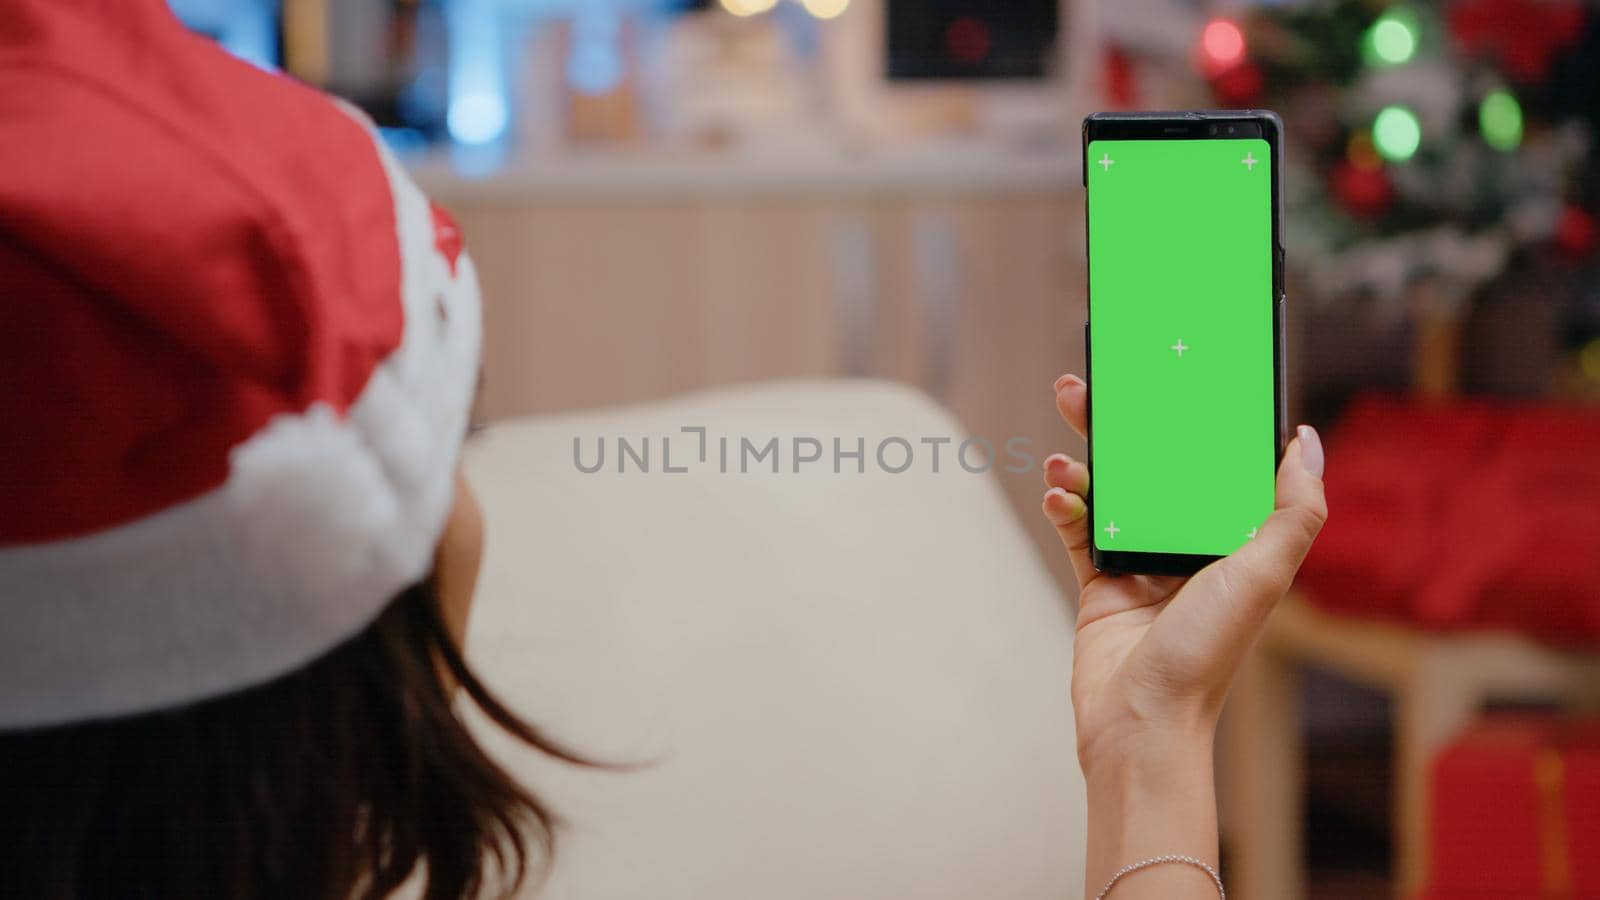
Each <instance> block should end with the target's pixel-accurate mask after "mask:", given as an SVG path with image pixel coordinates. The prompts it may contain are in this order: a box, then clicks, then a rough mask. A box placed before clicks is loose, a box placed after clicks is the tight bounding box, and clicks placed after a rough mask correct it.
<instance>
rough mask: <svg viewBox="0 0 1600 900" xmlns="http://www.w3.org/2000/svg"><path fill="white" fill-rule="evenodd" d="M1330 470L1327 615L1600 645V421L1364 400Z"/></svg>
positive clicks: (1316, 557)
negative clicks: (1494, 630)
mask: <svg viewBox="0 0 1600 900" xmlns="http://www.w3.org/2000/svg"><path fill="white" fill-rule="evenodd" d="M1328 458H1329V465H1328V474H1327V478H1326V484H1327V490H1328V506H1329V510H1330V512H1331V516H1330V518H1329V521H1328V525H1327V527H1326V528H1325V529H1324V530H1323V533H1322V535H1321V537H1319V538H1318V540H1317V544H1316V546H1314V547H1313V548H1312V551H1311V555H1310V556H1309V557H1308V558H1307V560H1306V564H1305V567H1304V568H1303V570H1302V577H1301V580H1300V585H1301V587H1302V588H1303V589H1304V590H1305V592H1306V593H1307V594H1308V595H1309V596H1310V597H1311V599H1312V601H1313V602H1315V603H1316V604H1317V605H1319V606H1322V607H1323V608H1326V609H1330V610H1333V611H1337V612H1345V613H1353V614H1359V615H1365V616H1377V617H1385V618H1394V619H1401V620H1404V621H1406V622H1409V623H1411V624H1415V625H1418V626H1422V627H1428V628H1438V629H1448V628H1469V627H1510V628H1515V629H1518V630H1521V631H1524V632H1527V633H1530V634H1533V635H1536V636H1538V637H1541V638H1544V639H1546V640H1551V641H1554V642H1558V643H1563V644H1595V643H1600V413H1597V412H1596V411H1594V410H1586V409H1577V408H1561V407H1538V406H1514V405H1497V404H1491V403H1486V402H1481V401H1460V402H1452V403H1439V402H1434V401H1430V402H1421V401H1415V400H1408V399H1402V398H1391V397H1366V398H1362V399H1361V400H1358V401H1357V402H1356V403H1354V404H1353V405H1352V406H1351V408H1350V410H1349V412H1348V413H1347V415H1346V416H1345V418H1344V420H1343V421H1342V422H1341V423H1340V425H1339V426H1338V427H1337V428H1336V429H1335V430H1334V432H1333V434H1332V435H1330V439H1329V444H1328Z"/></svg>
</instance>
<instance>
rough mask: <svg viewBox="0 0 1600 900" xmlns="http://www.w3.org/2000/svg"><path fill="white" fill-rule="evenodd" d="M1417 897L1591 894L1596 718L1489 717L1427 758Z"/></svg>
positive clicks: (1597, 848) (1599, 870)
mask: <svg viewBox="0 0 1600 900" xmlns="http://www.w3.org/2000/svg"><path fill="white" fill-rule="evenodd" d="M1429 812H1430V820H1429V848H1430V849H1429V872H1428V887H1427V888H1426V889H1425V890H1423V891H1422V893H1421V894H1420V895H1419V898H1418V900H1469V898H1504V900H1513V898H1515V900H1537V898H1551V900H1556V898H1561V900H1596V898H1600V720H1596V719H1587V720H1578V721H1573V720H1563V719H1560V718H1557V717H1554V716H1509V715H1502V716H1490V717H1487V718H1485V719H1483V720H1481V721H1480V722H1479V723H1477V724H1476V725H1474V726H1473V727H1472V728H1470V729H1468V730H1467V732H1466V733H1464V734H1463V735H1462V736H1461V737H1460V738H1458V739H1457V740H1456V741H1455V742H1454V743H1452V744H1450V746H1448V747H1446V748H1445V749H1444V750H1442V751H1441V752H1440V753H1439V755H1438V756H1437V757H1435V759H1434V763H1433V771H1432V778H1431V780H1430V784H1429Z"/></svg>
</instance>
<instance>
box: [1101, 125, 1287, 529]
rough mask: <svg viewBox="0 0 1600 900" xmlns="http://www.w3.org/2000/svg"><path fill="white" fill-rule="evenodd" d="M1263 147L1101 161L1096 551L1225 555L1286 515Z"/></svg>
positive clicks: (1197, 145)
mask: <svg viewBox="0 0 1600 900" xmlns="http://www.w3.org/2000/svg"><path fill="white" fill-rule="evenodd" d="M1270 153H1271V146H1270V145H1269V144H1268V143H1267V142H1266V141H1264V140H1254V139H1252V140H1125V141H1094V142H1093V143H1091V144H1090V145H1089V148H1088V154H1089V156H1088V159H1087V165H1088V176H1089V332H1090V333H1089V339H1090V342H1091V346H1090V390H1091V397H1090V402H1091V404H1092V407H1091V408H1092V413H1093V428H1094V435H1093V438H1094V473H1093V485H1092V491H1093V497H1094V522H1093V526H1094V536H1095V545H1096V546H1098V547H1099V548H1100V549H1101V550H1111V551H1131V552H1144V553H1194V554H1207V555H1225V554H1228V553H1232V552H1233V551H1234V550H1237V549H1238V548H1239V547H1240V545H1242V544H1243V543H1244V542H1245V541H1246V540H1248V539H1249V538H1250V537H1252V536H1253V535H1254V531H1255V529H1256V527H1257V526H1259V525H1260V524H1261V523H1262V522H1263V521H1265V520H1266V518H1267V515H1268V514H1269V513H1271V512H1272V506H1273V490H1274V487H1273V485H1274V475H1275V472H1274V470H1275V468H1276V451H1275V446H1276V443H1275V442H1276V433H1277V426H1276V422H1275V420H1274V408H1275V406H1274V404H1275V401H1274V397H1273V383H1274V379H1275V374H1274V371H1273V359H1272V355H1273V328H1274V325H1273V318H1272V305H1273V302H1274V298H1273V296H1272V288H1273V283H1272V255H1273V250H1272V248H1273V238H1272V165H1271V157H1270Z"/></svg>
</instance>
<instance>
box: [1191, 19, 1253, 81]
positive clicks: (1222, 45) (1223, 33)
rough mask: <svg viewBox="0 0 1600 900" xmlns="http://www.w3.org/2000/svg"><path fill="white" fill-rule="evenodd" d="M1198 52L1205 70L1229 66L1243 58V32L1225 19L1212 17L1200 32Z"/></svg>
mask: <svg viewBox="0 0 1600 900" xmlns="http://www.w3.org/2000/svg"><path fill="white" fill-rule="evenodd" d="M1200 54H1201V58H1202V61H1203V62H1204V63H1205V66H1206V69H1207V71H1212V72H1220V71H1222V70H1224V69H1228V68H1231V67H1232V66H1234V65H1236V64H1237V63H1239V62H1240V61H1241V60H1243V59H1244V32H1243V31H1240V30H1239V26H1238V25H1236V24H1234V23H1232V22H1230V21H1228V20H1227V19H1212V20H1211V21H1210V22H1207V23H1206V27H1205V28H1204V29H1203V30H1201V32H1200Z"/></svg>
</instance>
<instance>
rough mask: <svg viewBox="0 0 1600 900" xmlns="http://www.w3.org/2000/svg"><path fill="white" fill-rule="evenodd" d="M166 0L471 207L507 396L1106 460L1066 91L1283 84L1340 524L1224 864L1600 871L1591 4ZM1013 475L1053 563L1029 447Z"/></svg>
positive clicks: (1253, 719) (1190, 98)
mask: <svg viewBox="0 0 1600 900" xmlns="http://www.w3.org/2000/svg"><path fill="white" fill-rule="evenodd" d="M173 5H174V7H175V8H176V9H177V10H178V12H179V14H180V15H181V16H182V17H183V18H184V20H185V21H186V22H188V23H189V24H190V25H191V26H192V27H193V28H195V29H197V30H199V31H202V32H204V33H207V34H209V35H211V36H213V37H215V38H216V39H218V40H219V41H220V42H222V43H223V44H224V45H225V46H227V47H228V48H229V49H230V50H232V51H233V52H234V53H236V54H238V55H240V56H242V57H245V58H247V59H249V60H251V61H253V62H255V63H257V64H258V65H261V66H264V67H268V68H281V69H282V70H284V71H286V72H288V73H289V74H291V75H293V76H294V77H297V78H300V79H303V80H305V81H307V82H310V83H312V84H315V85H318V86H320V87H324V88H326V89H328V90H330V91H333V92H335V93H337V94H340V95H342V96H344V97H346V98H348V99H349V100H351V101H352V102H354V103H356V104H357V105H359V106H360V107H362V108H363V109H364V110H366V112H367V113H369V114H370V115H371V116H372V117H373V118H374V119H375V120H376V121H377V122H378V123H379V125H380V126H381V127H382V129H383V134H384V135H385V137H386V139H387V141H388V142H389V143H390V145H391V146H392V147H393V148H394V150H395V151H396V152H398V153H399V154H400V155H401V156H402V158H403V159H405V160H406V161H407V162H408V163H409V164H410V165H411V166H412V167H413V170H414V171H415V173H416V175H417V177H418V179H419V180H420V181H421V182H422V183H423V184H424V186H425V187H426V188H427V189H428V190H429V191H430V192H432V193H433V194H434V195H435V196H436V198H437V199H438V200H439V201H440V202H441V203H443V204H444V205H446V206H448V207H449V208H451V209H452V210H453V211H454V212H455V214H456V216H457V217H458V218H459V220H460V222H461V225H462V227H463V229H464V231H465V233H466V236H467V243H468V246H469V247H470V249H471V250H472V252H473V254H474V257H475V259H476V261H477V264H478V266H479V270H480V276H481V278H482V281H483V285H484V293H485V298H486V304H487V308H486V316H487V322H488V330H487V348H486V357H487V358H486V381H485V387H484V395H483V410H482V412H483V414H484V415H485V416H487V417H488V418H490V419H497V418H505V417H512V416H522V415H528V414H537V413H547V412H553V411H562V410H572V409H579V408H588V407H595V406H603V405H615V404H624V403H634V402H640V401H649V400H655V399H658V398H662V397H666V396H669V395H673V394H677V393H681V392H684V391H687V390H692V389H696V388H702V387H707V386H714V385H723V384H730V383H738V382H748V381H753V380H759V379H772V378H781V377H791V376H872V377H882V378H889V379H894V380H898V381H902V382H906V383H909V384H912V385H915V386H916V387H918V388H920V389H921V390H923V391H925V392H927V393H928V394H930V395H931V396H932V397H934V398H936V399H937V400H938V401H939V402H941V403H943V404H944V405H946V406H947V407H948V408H950V409H951V410H953V411H954V412H955V413H956V415H957V416H958V417H959V418H960V419H961V420H962V422H963V423H964V424H965V425H966V427H967V428H968V429H969V430H970V431H972V432H973V433H975V434H980V435H985V436H989V437H991V438H995V439H1003V438H1004V437H1006V436H1012V435H1021V436H1026V437H1029V438H1031V439H1032V440H1033V441H1034V443H1035V447H1037V448H1039V450H1040V451H1041V455H1042V453H1043V452H1047V451H1048V450H1054V449H1065V450H1068V451H1071V452H1078V451H1079V450H1081V445H1080V444H1079V442H1077V441H1076V440H1075V439H1071V438H1069V435H1068V434H1067V433H1066V431H1065V429H1064V428H1063V427H1062V426H1061V425H1060V423H1059V421H1058V420H1057V418H1056V414H1055V412H1054V410H1053V408H1052V406H1051V403H1050V392H1049V385H1050V384H1051V382H1052V380H1053V378H1054V377H1055V376H1056V375H1057V374H1059V373H1061V372H1063V371H1081V368H1082V364H1083V348H1082V325H1083V322H1084V318H1085V296H1084V291H1085V284H1084V282H1085V272H1084V250H1083V247H1084V236H1083V189H1082V186H1081V185H1082V182H1081V170H1080V166H1081V159H1080V156H1081V151H1080V144H1079V141H1080V135H1079V122H1080V120H1081V117H1082V116H1083V115H1084V114H1085V113H1088V112H1091V111H1094V110H1098V109H1162V108H1166V109H1172V108H1194V107H1230V108H1238V107H1268V108H1272V109H1275V110H1277V111H1278V112H1279V113H1280V114H1281V115H1282V116H1283V119H1284V121H1285V122H1286V124H1287V137H1288V143H1287V145H1286V150H1285V159H1286V160H1287V163H1286V170H1285V184H1286V204H1287V209H1288V212H1287V220H1286V221H1287V235H1288V254H1289V299H1290V303H1289V307H1290V309H1291V315H1292V318H1291V322H1290V361H1291V366H1292V369H1291V372H1290V379H1289V383H1290V385H1291V389H1292V399H1291V408H1292V411H1293V414H1294V415H1295V416H1296V417H1297V419H1299V420H1305V421H1310V422H1312V423H1313V424H1316V425H1317V426H1319V427H1320V428H1322V429H1323V433H1324V435H1325V436H1326V437H1327V440H1328V442H1329V452H1330V460H1331V462H1330V474H1329V480H1328V487H1329V492H1330V505H1331V507H1332V511H1333V518H1332V521H1331V523H1330V525H1329V527H1328V530H1327V532H1326V533H1325V536H1324V538H1323V541H1322V542H1321V544H1320V545H1319V547H1318V549H1317V551H1316V553H1315V554H1314V556H1313V558H1312V560H1311V561H1310V562H1309V563H1308V565H1307V569H1306V572H1305V575H1304V578H1303V579H1302V583H1301V585H1300V587H1299V589H1298V590H1297V592H1296V596H1295V597H1294V598H1292V599H1291V600H1290V601H1289V602H1288V603H1287V604H1286V606H1285V607H1284V609H1283V610H1282V611H1281V613H1282V614H1281V615H1279V616H1278V618H1277V619H1275V620H1274V622H1273V623H1272V625H1271V627H1270V628H1269V632H1268V635H1267V636H1266V638H1265V639H1264V640H1263V642H1262V645H1261V648H1260V650H1259V652H1258V654H1257V657H1256V658H1255V659H1254V660H1252V662H1251V663H1250V665H1249V666H1248V668H1247V671H1246V672H1245V673H1244V675H1243V678H1242V680H1241V682H1240V685H1239V688H1238V690H1237V691H1236V692H1235V695H1234V697H1233V698H1232V700H1231V701H1230V710H1229V713H1228V717H1227V722H1226V726H1225V728H1226V734H1225V736H1224V737H1225V742H1224V750H1223V752H1222V753H1221V754H1220V761H1219V765H1220V767H1221V779H1222V795H1223V815H1224V829H1225V832H1226V834H1225V859H1226V861H1227V866H1226V869H1227V870H1228V871H1229V872H1230V875H1231V877H1230V888H1231V890H1230V894H1232V895H1235V896H1239V897H1245V898H1257V900H1284V898H1291V897H1295V896H1310V897H1317V898H1335V897H1339V898H1343V897H1379V896H1407V897H1415V896H1427V897H1431V898H1453V897H1518V898H1532V897H1600V812H1597V810H1600V729H1597V728H1596V726H1595V724H1594V722H1595V720H1594V719H1592V718H1588V717H1586V714H1587V715H1588V716H1592V715H1593V714H1594V713H1595V712H1596V709H1595V707H1596V706H1597V705H1600V661H1597V659H1600V657H1597V656H1596V655H1595V651H1596V648H1597V647H1600V424H1597V422H1600V418H1597V417H1600V252H1597V248H1600V225H1597V216H1600V153H1597V148H1596V146H1595V141H1596V140H1597V138H1600V9H1597V8H1595V7H1594V6H1591V5H1589V4H1586V3H1582V2H1574V0H1435V2H1420V0H1419V2H1407V3H1386V2H1379V0H1372V2H1367V0H1303V2H1296V0H1274V2H1261V3H1252V2H1247V0H1236V2H1228V3H1221V2H1219V3H1206V2H1192V0H1060V2H1058V0H1006V2H981V0H709V2H707V0H699V2H692V0H691V2H669V0H281V2H271V0H256V2H246V0H173ZM996 477H997V478H999V479H1000V481H1001V482H1002V485H1003V487H1004V489H1005V491H1006V493H1007V494H1008V496H1009V497H1010V498H1011V499H1012V501H1013V502H1014V505H1015V507H1016V510H1017V513H1018V515H1019V516H1020V518H1021V520H1022V521H1023V522H1024V523H1026V525H1027V527H1028V528H1029V529H1030V530H1031V531H1032V533H1033V534H1034V535H1035V537H1036V538H1037V540H1038V543H1039V547H1040V550H1041V552H1042V553H1043V555H1044V556H1045V558H1046V559H1048V560H1049V561H1050V563H1051V565H1052V566H1054V567H1055V571H1056V572H1057V574H1058V576H1059V577H1060V578H1061V580H1062V583H1063V584H1064V585H1066V584H1068V578H1069V573H1068V572H1067V571H1066V569H1065V568H1064V567H1063V566H1062V565H1060V562H1061V561H1060V554H1059V552H1058V548H1057V546H1056V540H1055V537H1054V535H1053V534H1052V533H1051V531H1050V530H1049V529H1048V527H1046V526H1045V525H1044V523H1043V522H1042V521H1040V518H1039V516H1038V515H1037V512H1036V509H1037V502H1038V497H1039V493H1040V485H1039V483H1038V477H1039V476H1038V474H1037V472H1029V473H1025V474H1022V475H1015V474H1009V473H1005V472H998V471H997V473H996ZM1069 589H1070V588H1069Z"/></svg>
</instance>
